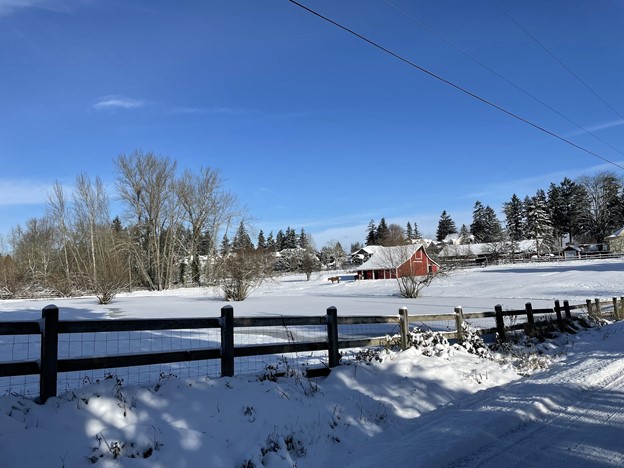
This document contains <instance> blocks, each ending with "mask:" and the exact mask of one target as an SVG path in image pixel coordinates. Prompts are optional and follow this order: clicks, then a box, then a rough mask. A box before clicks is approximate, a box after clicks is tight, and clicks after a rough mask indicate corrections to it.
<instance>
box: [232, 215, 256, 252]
mask: <svg viewBox="0 0 624 468" xmlns="http://www.w3.org/2000/svg"><path fill="white" fill-rule="evenodd" d="M253 248H254V245H253V242H251V238H250V237H249V234H248V233H247V228H246V227H245V223H243V222H242V221H241V222H240V224H239V225H238V229H237V230H236V235H235V236H234V240H233V241H232V250H233V251H248V250H253Z"/></svg>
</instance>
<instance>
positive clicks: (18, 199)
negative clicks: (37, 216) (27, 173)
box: [0, 179, 52, 206]
mask: <svg viewBox="0 0 624 468" xmlns="http://www.w3.org/2000/svg"><path fill="white" fill-rule="evenodd" d="M51 189H52V186H51V185H49V184H44V183H41V182H39V181H32V180H1V179H0V206H17V205H38V204H42V203H46V202H47V200H48V194H49V193H50V190H51Z"/></svg>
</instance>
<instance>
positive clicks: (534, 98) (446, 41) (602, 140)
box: [381, 0, 624, 156]
mask: <svg viewBox="0 0 624 468" xmlns="http://www.w3.org/2000/svg"><path fill="white" fill-rule="evenodd" d="M381 1H383V2H384V3H385V4H386V5H388V6H390V7H391V8H393V9H395V10H396V11H398V12H399V13H401V14H402V15H403V16H405V17H406V18H408V19H409V20H410V21H412V22H413V23H415V24H416V25H418V26H419V27H420V28H422V29H424V30H425V31H427V32H428V33H430V34H432V35H434V36H435V37H437V38H438V39H440V40H441V41H442V42H444V43H445V44H447V45H448V46H450V47H452V48H453V49H455V50H456V51H457V52H459V53H460V54H462V55H463V56H464V57H466V58H468V59H470V60H472V61H473V62H475V63H476V64H477V65H479V66H481V67H483V68H485V69H486V70H488V71H489V72H490V73H493V74H494V75H496V76H497V77H499V78H500V79H501V80H503V81H505V82H506V83H507V84H509V85H511V86H513V87H514V88H516V89H517V90H518V91H521V92H522V93H524V94H525V95H527V96H529V97H530V98H531V99H533V100H535V101H536V102H538V103H540V104H541V105H543V106H544V107H546V108H547V109H550V110H551V111H552V112H554V113H555V114H557V115H558V116H559V117H561V118H563V119H565V120H567V121H568V122H570V123H571V124H572V125H574V126H575V127H576V128H579V129H580V130H582V131H583V132H585V133H588V134H589V135H591V136H592V137H594V138H595V139H596V140H598V141H600V142H601V143H603V144H605V145H607V146H608V147H609V148H611V149H612V150H614V151H617V152H618V153H620V154H621V155H623V156H624V151H622V150H620V149H619V148H617V147H615V146H613V145H612V144H610V143H609V142H607V141H605V140H604V139H603V138H601V137H600V136H598V135H596V134H595V133H594V132H592V131H591V130H589V129H587V128H585V127H583V126H582V125H581V124H579V123H577V122H575V121H574V120H572V119H571V118H570V117H568V116H566V115H564V114H563V113H561V112H560V111H558V110H557V109H555V108H554V107H552V106H550V105H549V104H548V103H546V102H544V101H543V100H542V99H540V98H538V97H537V96H535V95H534V94H532V93H531V92H529V91H527V90H526V89H524V88H522V87H521V86H520V85H518V84H516V83H514V82H513V81H511V80H510V79H508V78H506V77H505V76H503V75H501V74H500V73H498V72H497V71H496V70H494V69H493V68H491V67H489V66H488V65H486V64H485V63H483V62H481V61H480V60H479V59H477V58H476V57H474V56H473V55H471V54H469V53H468V52H466V51H465V50H463V49H462V48H461V47H458V46H457V45H455V44H454V43H452V42H451V41H449V40H448V39H446V38H445V37H444V36H442V35H441V34H438V33H437V32H435V31H434V30H433V29H431V28H429V27H428V26H427V25H426V24H424V23H423V22H421V21H419V20H417V19H416V18H414V17H413V16H411V15H410V14H408V13H407V12H406V11H405V10H402V9H401V8H399V7H397V6H396V5H394V4H393V3H391V2H390V1H389V0H381Z"/></svg>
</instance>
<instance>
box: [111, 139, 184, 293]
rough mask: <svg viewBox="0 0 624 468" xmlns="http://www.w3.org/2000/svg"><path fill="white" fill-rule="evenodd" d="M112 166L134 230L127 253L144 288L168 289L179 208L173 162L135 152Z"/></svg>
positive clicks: (172, 268)
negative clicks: (136, 268) (132, 260)
mask: <svg viewBox="0 0 624 468" xmlns="http://www.w3.org/2000/svg"><path fill="white" fill-rule="evenodd" d="M115 162H116V166H117V171H118V176H117V189H118V191H119V196H120V198H121V200H122V201H123V202H124V203H125V205H126V215H127V217H128V219H129V220H130V222H131V224H132V225H133V226H134V228H133V233H132V234H133V235H132V236H131V237H132V239H131V243H130V245H129V246H128V247H129V252H130V253H131V254H132V256H133V257H134V259H135V265H136V266H137V267H138V269H139V273H140V275H141V277H142V279H143V281H144V282H145V284H146V285H147V286H148V287H149V288H151V289H156V290H162V289H165V288H168V287H169V286H170V284H171V282H172V280H173V277H174V261H175V256H174V254H175V249H176V241H177V235H178V227H179V221H180V217H179V213H180V211H179V208H178V206H177V204H176V197H175V169H176V163H175V161H171V160H170V159H169V158H166V157H159V156H156V155H154V154H153V153H142V152H140V151H135V152H134V153H132V154H130V155H124V154H122V155H120V156H119V157H118V158H117V160H116V161H115Z"/></svg>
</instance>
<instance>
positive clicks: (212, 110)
mask: <svg viewBox="0 0 624 468" xmlns="http://www.w3.org/2000/svg"><path fill="white" fill-rule="evenodd" d="M173 112H175V113H177V114H231V115H242V114H257V113H258V111H257V110H253V109H245V108H237V107H218V106H212V107H177V108H175V109H173Z"/></svg>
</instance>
